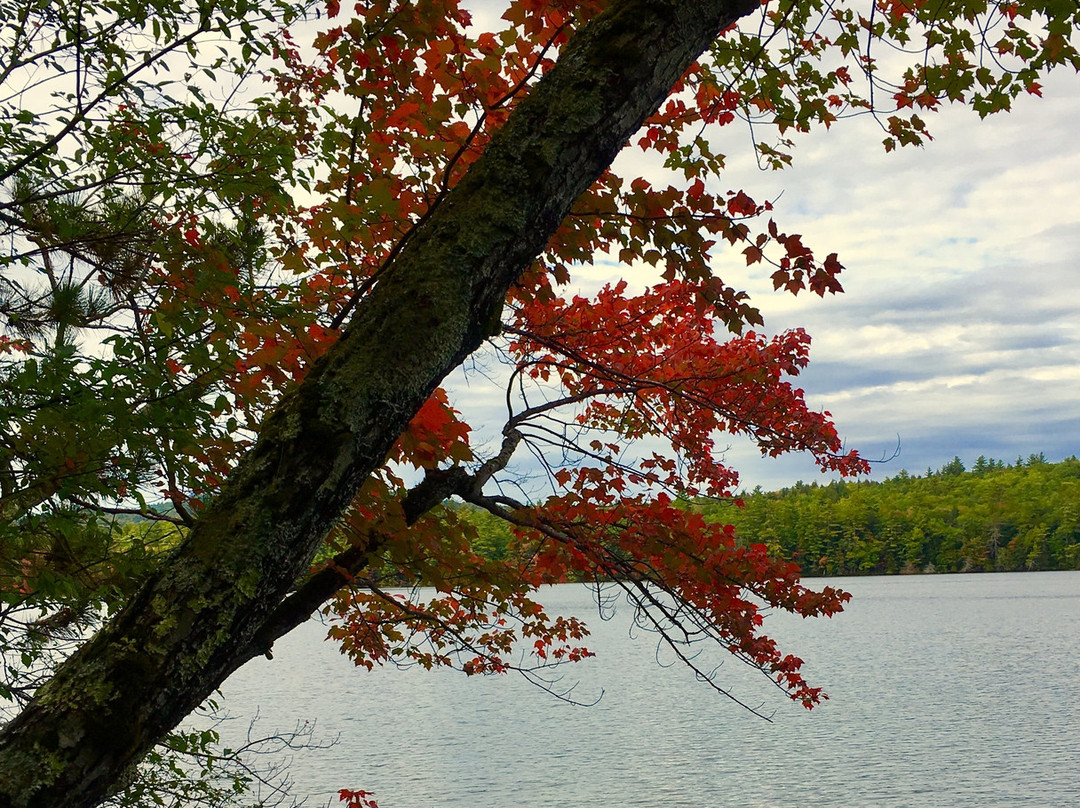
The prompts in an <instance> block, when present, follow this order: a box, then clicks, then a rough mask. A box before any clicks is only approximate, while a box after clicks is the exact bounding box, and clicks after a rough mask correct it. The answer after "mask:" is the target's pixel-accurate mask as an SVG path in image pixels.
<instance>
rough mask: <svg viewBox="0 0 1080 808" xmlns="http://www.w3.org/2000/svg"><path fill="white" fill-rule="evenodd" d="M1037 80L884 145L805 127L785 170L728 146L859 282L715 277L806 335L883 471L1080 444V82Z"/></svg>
mask: <svg viewBox="0 0 1080 808" xmlns="http://www.w3.org/2000/svg"><path fill="white" fill-rule="evenodd" d="M1044 85H1045V86H1044V90H1043V92H1044V98H1041V99H1040V98H1036V97H1033V96H1025V97H1024V98H1021V99H1019V100H1018V102H1017V103H1016V105H1015V108H1014V111H1013V112H1012V113H1010V114H1005V115H997V116H992V117H990V118H988V119H986V120H985V121H980V120H979V118H978V116H977V115H975V114H974V113H973V112H971V111H970V110H968V109H966V108H963V107H957V108H951V109H946V110H944V111H943V112H940V113H937V114H930V115H927V116H925V117H926V119H927V122H928V124H929V129H930V131H931V133H932V134H933V135H934V138H935V140H934V141H933V142H932V143H929V144H928V145H927V146H925V147H924V148H910V147H909V148H905V149H903V150H900V151H899V152H893V153H891V154H886V153H885V151H884V149H883V147H882V145H881V141H882V138H883V136H884V135H883V133H882V132H881V130H880V129H879V128H878V127H877V125H876V124H875V123H874V122H873V121H872V120H870V119H867V118H862V119H854V120H847V121H841V122H840V123H839V124H837V125H835V126H834V127H833V128H832V130H831V131H825V130H822V131H821V132H816V133H813V134H811V135H808V136H805V137H803V138H802V140H801V141H800V142H799V145H798V147H797V149H796V152H795V164H794V166H793V167H791V168H789V169H787V170H785V171H782V172H762V171H760V170H758V169H757V167H756V165H755V164H754V161H753V158H752V151H751V148H750V140H749V137H748V136H746V137H744V138H743V140H742V142H741V144H740V142H739V140H738V139H737V138H736V139H732V140H731V147H730V148H729V149H728V151H727V153H728V167H729V171H728V174H727V177H726V178H725V179H726V184H727V187H728V188H731V189H739V188H743V189H745V190H746V191H747V192H748V193H750V194H751V196H753V197H754V198H755V199H758V200H759V201H760V200H762V199H766V198H771V199H777V198H778V199H777V202H776V210H775V212H774V216H775V217H776V219H777V221H778V223H779V225H780V227H781V229H782V230H785V231H787V232H800V233H802V234H803V236H804V239H803V240H804V242H805V243H806V244H807V245H808V246H810V247H812V248H813V249H814V250H815V252H816V253H817V254H818V255H819V256H824V255H826V254H827V253H829V252H833V251H835V252H837V253H839V256H840V260H841V262H842V263H843V264H844V265H845V267H846V270H845V272H844V273H843V275H842V278H841V280H842V282H843V284H844V287H845V289H846V292H845V294H843V295H839V296H837V297H835V298H829V299H825V300H822V299H820V298H818V297H816V296H813V295H803V296H800V297H799V298H797V299H796V298H792V297H791V296H789V295H786V294H782V293H776V292H773V291H771V283H770V282H769V281H768V272H767V270H763V269H759V268H755V269H754V270H748V269H747V268H746V266H745V261H744V259H743V257H742V256H741V254H740V253H739V251H738V250H731V251H729V252H727V253H724V252H723V251H721V253H720V254H719V255H718V258H717V261H716V262H715V269H716V271H717V273H718V274H719V275H720V276H721V277H723V278H724V279H725V280H726V281H728V282H729V283H731V284H732V285H734V286H736V287H737V288H745V289H747V290H748V291H750V292H751V293H752V294H753V296H754V299H755V302H756V303H757V304H758V305H759V306H760V307H761V309H762V311H763V313H764V315H765V320H766V330H767V331H770V332H775V331H778V330H781V329H785V328H790V327H797V326H802V327H804V328H806V329H807V331H808V332H809V333H810V334H811V335H812V337H813V347H812V351H811V364H810V368H809V369H808V370H807V371H806V372H805V374H804V375H803V376H802V377H801V380H800V381H799V382H798V383H799V384H800V386H802V387H803V388H804V389H805V390H806V394H807V399H808V401H809V402H810V404H811V406H812V407H813V408H815V409H823V410H828V411H830V412H831V413H832V414H833V416H834V418H835V420H836V423H837V426H838V428H839V431H840V434H841V435H842V436H844V437H845V439H846V441H847V444H848V448H856V449H858V450H859V451H860V452H861V453H862V454H863V455H864V456H866V457H867V458H869V459H872V460H874V459H880V458H883V457H886V458H887V457H891V456H892V455H893V454H894V452H895V451H896V450H897V449H899V456H897V457H895V458H894V459H892V460H890V461H889V462H887V463H881V464H877V465H875V468H874V471H873V474H872V478H874V479H882V478H884V477H886V476H893V475H895V474H897V473H898V472H900V471H901V469H906V470H908V471H909V472H911V473H913V474H922V473H924V472H925V471H926V469H927V468H933V469H937V468H939V467H940V466H942V465H943V464H945V463H946V462H948V461H949V460H951V459H952V458H953V457H954V456H959V457H960V458H961V460H963V461H964V463H965V464H966V465H968V466H969V467H970V465H971V464H972V463H973V462H974V460H975V458H976V457H978V456H979V455H985V456H987V457H993V458H996V459H1002V460H1005V461H1007V462H1012V461H1014V460H1015V459H1016V458H1017V456H1023V457H1025V458H1026V457H1027V456H1028V455H1029V454H1031V453H1038V452H1043V453H1045V455H1046V457H1047V458H1048V459H1049V460H1052V461H1057V460H1061V459H1062V458H1064V457H1067V456H1069V455H1073V454H1078V455H1080V409H1078V406H1080V405H1078V400H1080V267H1078V266H1077V264H1078V256H1080V221H1078V219H1080V200H1078V197H1080V137H1077V135H1076V132H1077V129H1078V126H1080V77H1077V76H1076V75H1073V74H1067V73H1065V72H1060V73H1058V74H1055V75H1054V76H1052V77H1051V79H1050V80H1048V81H1046V82H1044ZM731 128H732V129H734V127H731ZM736 134H737V133H736ZM635 152H636V153H637V154H640V152H639V151H637V150H636V149H634V148H633V147H631V149H630V150H628V152H627V153H626V154H625V155H624V156H623V157H622V158H621V160H622V161H623V163H624V165H625V163H626V161H627V160H631V161H632V160H634V159H635V158H634V153H635ZM638 169H639V170H640V167H638ZM646 174H648V172H647V171H646ZM658 179H660V178H658ZM721 190H727V188H724V189H721ZM625 273H626V271H625V270H624V269H622V268H616V267H611V268H610V277H612V278H614V277H615V276H616V275H617V274H625ZM599 274H600V275H603V274H604V273H603V271H601V272H600V273H599ZM630 275H631V276H632V280H634V281H637V282H639V283H648V282H654V281H655V279H651V278H650V277H649V276H648V274H647V268H646V269H643V270H640V271H634V270H631V272H630ZM634 276H636V277H634ZM472 392H473V394H474V395H479V394H480V391H479V390H478V389H474V390H473V391H472ZM474 423H475V421H474ZM482 436H483V430H481V435H480V436H479V437H482ZM725 459H726V460H727V461H728V462H729V463H730V464H731V465H732V466H734V467H735V468H736V469H738V470H740V472H741V473H742V480H743V485H744V486H745V487H746V488H752V487H754V486H755V485H761V486H762V487H764V488H766V489H774V488H779V487H783V486H786V485H790V484H792V483H794V482H795V481H797V480H800V479H801V480H805V481H807V482H810V481H822V480H823V477H822V475H821V474H820V472H819V471H818V470H817V469H816V467H815V466H814V465H813V464H812V462H811V461H810V460H809V458H808V457H798V456H796V457H786V458H782V459H779V460H768V459H762V458H760V456H759V453H758V452H757V451H756V449H755V448H754V447H753V446H751V445H749V444H744V443H741V442H738V441H736V442H734V443H733V445H732V447H731V449H730V450H729V451H728V452H727V453H726V456H725ZM824 479H827V478H824Z"/></svg>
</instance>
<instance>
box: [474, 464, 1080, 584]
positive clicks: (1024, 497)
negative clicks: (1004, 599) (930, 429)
mask: <svg viewBox="0 0 1080 808" xmlns="http://www.w3.org/2000/svg"><path fill="white" fill-rule="evenodd" d="M738 500H739V501H741V502H742V503H743V504H744V506H743V507H738V506H737V505H736V504H735V503H734V502H733V501H731V500H725V501H704V500H699V501H696V502H693V503H690V504H689V506H688V507H691V508H694V509H696V510H698V511H700V512H701V513H702V514H703V515H704V516H705V517H706V518H707V519H708V520H710V521H715V522H722V523H725V524H732V525H734V526H735V528H736V531H737V535H738V537H739V541H740V542H742V543H747V544H764V545H766V546H767V547H768V548H769V551H770V552H771V553H773V554H776V555H779V556H782V557H784V558H787V559H789V560H792V561H795V562H797V563H798V564H799V565H800V566H801V567H802V568H803V573H804V574H805V575H807V576H811V575H880V574H886V575H891V574H898V573H908V574H911V573H934V572H1007V571H1008V572H1011V571H1022V570H1060V569H1078V568H1080V460H1077V458H1075V457H1070V458H1067V459H1065V460H1064V461H1062V462H1060V463H1050V462H1047V460H1046V458H1045V457H1044V455H1042V454H1037V455H1034V454H1033V455H1031V456H1029V457H1028V458H1027V459H1024V458H1018V459H1017V460H1016V461H1014V462H1013V463H1005V462H1004V461H1000V460H993V459H988V458H985V457H979V458H978V459H977V460H976V461H975V463H974V464H973V465H972V467H971V468H970V469H968V468H966V467H965V466H964V463H963V462H962V461H961V460H960V458H958V457H957V458H954V459H953V460H952V461H950V462H949V463H947V464H945V465H944V466H943V467H941V468H940V469H938V470H937V471H934V470H932V469H928V470H927V471H926V472H925V474H924V475H922V476H914V475H911V474H909V473H908V472H906V471H901V472H900V473H899V474H897V475H896V476H894V477H889V478H886V479H884V480H882V481H869V480H864V481H859V482H833V483H829V484H827V485H818V484H816V483H809V484H807V483H802V482H800V483H797V484H795V485H794V486H792V487H790V488H784V489H782V490H780V491H762V490H761V489H760V488H757V489H755V490H754V491H752V492H743V493H741V494H740V495H739V497H738ZM462 514H463V515H464V516H465V518H466V519H467V521H469V522H471V523H472V524H473V526H474V527H475V528H476V532H477V537H476V538H475V539H474V540H473V549H474V550H476V551H477V552H479V553H480V554H481V555H484V556H486V557H489V558H502V557H503V556H504V555H506V554H507V552H508V546H510V545H511V542H512V539H511V536H510V532H509V529H508V528H507V526H506V524H505V523H504V522H501V521H500V520H498V519H496V518H495V517H492V516H490V515H488V514H486V513H483V512H480V511H477V510H473V509H468V508H466V509H462Z"/></svg>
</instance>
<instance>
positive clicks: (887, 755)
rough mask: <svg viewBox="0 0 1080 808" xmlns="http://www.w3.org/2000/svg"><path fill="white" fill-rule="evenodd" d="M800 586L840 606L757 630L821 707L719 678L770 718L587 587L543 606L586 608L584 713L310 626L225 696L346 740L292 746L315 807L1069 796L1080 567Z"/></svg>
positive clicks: (589, 806) (267, 722) (770, 806)
mask: <svg viewBox="0 0 1080 808" xmlns="http://www.w3.org/2000/svg"><path fill="white" fill-rule="evenodd" d="M812 583H814V584H819V585H830V586H839V587H841V588H843V589H846V590H847V591H849V592H851V593H852V594H853V596H854V598H853V600H852V602H851V603H850V604H849V606H848V609H847V611H845V612H844V613H843V614H841V615H839V616H837V617H836V618H834V619H832V620H827V619H817V620H801V619H797V618H791V617H790V616H789V615H772V616H770V617H769V618H768V619H767V621H766V625H767V626H768V633H769V634H770V635H771V636H774V637H776V638H777V639H778V640H780V641H781V647H782V648H784V649H785V650H786V651H788V652H791V653H795V654H797V655H799V656H801V657H803V658H804V659H806V660H807V666H806V672H807V678H808V679H810V681H811V682H812V683H813V684H815V685H820V686H823V687H824V688H825V689H826V691H827V692H828V693H829V694H830V696H831V699H830V700H829V701H828V702H826V703H825V704H824V705H822V706H821V707H819V708H817V709H815V710H814V711H812V712H807V711H806V710H804V709H803V708H801V707H799V706H797V705H795V704H793V703H791V702H788V701H787V700H786V699H785V698H784V697H783V695H782V694H781V693H780V692H779V691H778V690H776V689H775V688H773V687H771V686H770V685H769V684H768V682H766V681H765V680H764V679H763V678H762V677H761V676H760V674H754V672H753V671H750V670H749V669H748V668H746V667H745V666H743V665H741V664H740V663H738V662H737V661H736V660H734V659H731V658H729V659H728V660H727V662H726V664H725V665H724V666H723V667H721V668H720V670H719V673H718V676H719V681H720V682H722V683H724V684H725V685H730V686H731V687H732V689H733V693H734V694H735V695H736V696H738V697H740V698H741V699H742V700H744V701H746V702H748V703H750V704H752V705H754V706H757V705H759V704H763V705H764V706H763V709H764V710H765V711H766V712H767V713H772V717H773V722H772V723H767V722H765V721H763V720H761V719H759V718H756V717H754V716H753V715H751V714H750V713H748V712H747V711H746V710H744V709H742V708H741V707H739V706H738V705H736V704H734V703H732V702H730V701H728V700H727V699H725V698H723V697H722V696H720V695H718V694H717V693H716V692H715V691H713V690H712V689H710V688H709V687H708V686H707V685H705V684H703V683H701V682H697V681H695V679H694V677H693V675H692V674H691V673H690V672H689V671H688V670H686V669H685V668H683V667H681V666H679V665H672V664H670V662H671V660H670V659H668V658H667V656H666V655H664V654H662V653H661V654H659V655H658V654H657V649H656V643H655V640H654V639H653V638H651V637H650V636H649V635H640V634H639V635H637V636H634V637H631V636H628V627H629V617H630V610H629V608H628V607H626V606H625V604H622V608H621V609H620V610H619V612H618V613H617V614H616V615H615V617H614V618H613V619H611V620H608V621H603V620H600V619H599V618H598V617H597V608H596V605H595V603H594V600H593V593H592V592H591V591H590V590H589V589H587V588H586V587H584V586H581V585H565V586H559V587H553V588H551V589H550V590H546V591H544V593H543V597H542V598H541V600H542V602H544V603H545V605H546V606H548V608H549V611H550V612H559V613H562V614H574V615H578V616H581V617H585V618H590V617H591V620H590V621H589V624H590V628H591V629H592V630H593V636H592V638H591V640H590V642H589V643H588V646H589V647H590V648H591V649H592V650H594V651H595V652H596V653H597V655H598V656H597V657H596V658H594V659H589V660H586V661H585V662H582V663H579V664H577V665H568V666H566V667H564V668H561V669H560V670H559V672H560V674H562V676H563V678H562V681H561V682H560V686H561V687H562V688H564V689H565V687H568V686H570V685H572V684H574V683H575V682H576V683H578V684H577V687H576V689H575V690H574V696H575V697H576V698H578V699H580V700H583V701H591V700H593V699H595V698H596V697H597V696H599V695H600V693H601V692H603V698H601V699H600V701H599V702H598V703H597V704H595V705H594V706H591V707H580V706H573V705H570V704H566V703H564V702H561V701H559V700H557V699H555V698H554V697H552V696H551V695H550V694H548V693H545V692H543V691H542V690H540V689H539V688H537V687H535V686H533V685H530V684H528V683H527V682H526V681H525V680H524V679H523V678H522V677H520V676H517V675H510V676H501V677H473V678H466V677H465V676H463V675H461V674H460V673H454V672H449V671H435V672H426V671H422V670H405V671H399V670H395V669H376V670H375V671H374V672H371V673H368V672H367V671H365V670H363V669H357V668H354V667H353V666H352V664H351V663H350V662H349V661H348V660H346V659H345V658H343V657H341V656H340V655H339V654H338V652H337V647H336V645H334V644H333V643H332V642H326V641H324V639H323V638H324V636H325V627H323V626H321V625H319V624H317V623H311V624H309V625H307V626H305V627H303V628H302V629H301V630H299V631H297V632H294V633H293V634H292V635H290V636H289V637H286V638H284V639H283V640H281V641H280V642H279V643H278V644H277V646H276V647H275V657H274V659H273V660H272V661H267V660H263V659H259V660H256V661H254V662H252V663H250V664H249V665H248V666H247V667H245V668H244V669H242V670H241V671H240V672H239V673H238V674H237V675H236V676H234V677H233V678H232V679H231V680H230V681H229V682H227V683H226V686H225V688H224V690H223V694H224V696H225V699H224V702H225V703H226V704H227V705H228V708H229V710H230V712H231V713H232V714H234V715H236V716H243V715H247V714H249V713H251V712H254V710H255V709H256V708H257V709H258V710H259V713H260V719H259V721H258V723H257V725H256V729H257V730H258V731H260V732H268V731H272V730H275V729H291V728H293V727H294V726H295V724H296V723H297V721H303V720H304V719H316V721H317V724H316V738H318V739H322V740H332V739H334V738H337V739H338V742H337V744H336V745H334V746H332V747H331V748H328V749H314V750H306V751H300V752H296V753H294V757H293V762H292V769H291V773H292V777H293V780H294V784H295V787H294V794H295V795H297V796H299V797H306V798H307V803H306V804H307V805H309V806H322V805H326V804H328V802H330V801H331V800H333V804H335V805H337V804H338V803H337V800H336V791H337V789H339V788H352V789H360V788H362V789H365V790H368V791H372V792H374V795H375V797H376V799H377V800H378V802H379V805H380V808H436V807H437V808H488V806H490V807H491V808H495V807H496V806H498V807H499V808H501V807H502V806H522V808H547V807H548V806H550V807H551V808H554V807H555V806H560V808H561V807H562V806H585V807H586V808H601V807H602V808H619V806H657V807H658V808H659V807H661V806H662V807H663V808H676V807H681V806H686V807H687V808H690V806H693V807H694V808H711V807H713V806H715V807H716V808H721V807H722V806H740V808H742V807H743V806H747V807H748V808H818V807H819V806H820V807H831V806H836V807H837V808H839V807H840V806H844V808H849V807H850V808H875V807H876V806H881V807H882V808H885V807H886V806H888V807H895V808H900V807H901V806H903V807H904V808H908V807H916V806H934V808H941V807H942V806H945V807H946V808H963V807H964V806H979V808H1017V807H1018V806H1032V807H1033V808H1034V807H1035V806H1038V807H1039V808H1045V807H1046V806H1073V805H1080V664H1078V663H1080V572H1047V573H1008V574H984V575H951V576H918V577H916V576H905V577H889V578H834V579H816V580H814V581H813V582H812ZM658 658H659V663H660V664H658ZM720 658H722V657H720ZM664 665H667V667H664ZM234 723H235V725H236V728H237V729H239V728H240V725H243V726H244V727H246V723H247V722H246V720H243V721H241V720H239V719H238V720H237V721H236V722H234ZM230 731H231V730H230Z"/></svg>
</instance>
